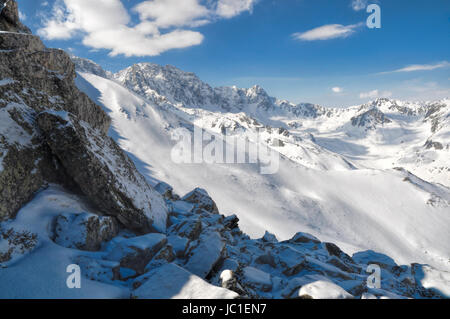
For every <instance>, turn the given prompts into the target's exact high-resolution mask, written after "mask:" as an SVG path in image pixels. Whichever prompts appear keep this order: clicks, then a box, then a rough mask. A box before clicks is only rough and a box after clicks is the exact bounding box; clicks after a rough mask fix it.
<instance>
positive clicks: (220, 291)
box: [132, 263, 239, 299]
mask: <svg viewBox="0 0 450 319" xmlns="http://www.w3.org/2000/svg"><path fill="white" fill-rule="evenodd" d="M144 277H145V278H138V280H139V284H137V285H136V286H138V288H137V289H136V290H135V291H133V293H132V298H139V299H236V298H238V297H239V295H238V294H237V293H235V292H233V291H230V290H228V289H225V288H221V287H216V286H213V285H211V284H209V283H207V282H206V281H204V280H203V279H202V278H200V277H198V276H196V275H194V274H192V273H190V272H188V271H186V270H185V269H183V268H181V267H180V266H177V265H175V264H172V263H171V264H167V265H164V266H162V267H160V268H157V269H155V270H154V271H152V272H151V273H149V274H146V275H145V276H144Z"/></svg>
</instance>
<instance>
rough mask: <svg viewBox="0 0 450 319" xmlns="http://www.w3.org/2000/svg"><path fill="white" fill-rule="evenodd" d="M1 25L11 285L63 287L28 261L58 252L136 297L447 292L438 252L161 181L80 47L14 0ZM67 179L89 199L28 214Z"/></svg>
mask: <svg viewBox="0 0 450 319" xmlns="http://www.w3.org/2000/svg"><path fill="white" fill-rule="evenodd" d="M0 30H1V31H0V32H1V33H0V124H1V125H0V297H5V296H7V297H11V296H12V297H15V298H21V297H24V296H27V297H29V295H25V294H24V292H23V290H19V289H17V291H16V290H15V288H16V285H17V287H19V286H20V285H28V286H29V288H30V289H29V291H28V292H27V293H35V294H34V296H33V297H37V298H39V297H46V296H48V295H42V294H44V293H49V291H50V292H54V291H51V290H52V289H51V286H49V287H50V288H49V289H48V291H47V290H45V289H44V288H42V285H41V288H40V290H36V289H35V286H36V285H37V284H38V282H39V280H41V279H40V278H39V273H38V274H37V277H31V273H30V272H31V270H30V269H32V268H36V269H44V268H45V269H47V271H48V268H49V267H50V268H51V265H50V263H55V264H57V263H58V258H61V259H64V258H65V259H67V260H68V261H70V263H73V264H76V265H78V266H79V267H80V268H81V274H82V276H83V280H86V281H88V282H99V283H101V284H102V286H101V287H103V288H102V289H104V290H103V291H104V292H105V293H106V291H107V290H108V289H112V288H111V287H119V288H120V289H121V291H126V293H125V294H122V295H121V297H130V298H378V297H387V298H441V297H444V296H443V295H442V294H441V293H440V292H439V291H438V290H436V289H428V288H426V287H424V284H423V278H424V277H426V276H427V275H430V274H431V275H434V274H436V273H437V271H435V270H433V269H432V268H431V267H429V266H426V265H419V264H412V265H405V266H399V265H397V264H396V263H395V262H394V261H393V260H392V259H391V258H389V257H387V256H384V255H381V254H377V253H375V252H372V251H366V252H360V253H356V254H354V255H353V256H349V255H347V254H346V253H344V252H343V251H341V250H340V249H339V248H338V247H337V246H336V245H334V244H332V243H323V242H321V241H320V240H319V239H317V238H315V237H313V236H311V235H308V234H305V233H297V234H296V235H295V236H294V237H293V238H292V239H290V240H288V241H282V242H279V241H277V239H276V238H275V236H273V235H271V234H269V233H266V235H265V236H264V237H263V238H261V239H251V238H249V237H248V236H247V235H245V234H244V233H243V232H242V231H241V230H240V229H239V225H238V221H239V219H238V217H237V216H234V215H233V216H228V217H225V216H223V215H221V214H220V213H219V210H218V208H217V206H216V204H215V202H214V200H213V199H212V198H211V197H210V196H209V195H208V193H207V192H206V191H205V190H203V189H200V188H198V189H195V190H194V191H192V192H190V193H189V194H187V195H185V196H184V197H181V198H180V196H178V195H176V194H173V190H172V188H171V187H170V186H169V185H167V184H165V183H160V184H158V185H156V187H152V186H150V185H149V184H148V183H147V181H146V179H145V178H144V177H143V176H142V175H141V174H140V173H139V172H138V170H137V169H136V167H135V165H134V164H133V162H132V161H131V160H130V159H129V158H128V156H127V155H126V154H125V153H124V152H123V151H122V150H121V149H120V147H119V146H117V144H116V143H115V142H114V141H113V140H112V139H111V138H109V137H108V136H107V132H108V129H109V125H110V119H109V117H108V116H107V115H106V114H105V113H104V112H103V110H102V109H101V108H100V107H99V106H97V105H96V104H95V103H94V102H92V101H91V100H90V99H89V98H88V97H87V96H86V95H85V94H83V93H81V92H80V91H79V90H78V89H77V88H76V86H75V85H74V78H75V76H76V74H75V70H74V65H73V63H72V62H71V60H70V57H69V56H68V55H67V54H66V53H65V52H63V51H61V50H55V49H47V48H46V47H45V46H44V45H43V44H42V42H41V41H40V39H39V38H38V37H36V36H34V35H32V34H31V33H30V31H29V30H28V29H27V28H26V27H25V26H23V25H22V24H21V23H20V22H19V19H18V9H17V3H16V2H15V1H9V2H8V4H7V6H6V7H5V8H4V9H3V10H2V12H1V15H0ZM55 185H59V186H58V187H61V188H62V189H64V190H65V192H67V193H68V194H71V195H70V196H73V198H75V199H76V201H77V202H80V203H83V205H80V207H79V208H71V209H68V208H67V207H69V206H67V205H66V206H64V205H61V206H60V207H59V209H60V210H61V213H52V214H50V213H48V214H47V215H45V214H43V215H38V214H36V215H34V216H33V214H31V216H30V214H29V212H30V211H33V209H37V208H36V207H37V206H39V204H40V203H41V202H40V201H39V198H40V195H42V194H43V193H45V192H46V189H48V188H49V187H50V188H52V187H55ZM56 200H57V198H56V199H55V198H50V199H49V200H48V202H49V203H50V202H51V201H56ZM49 207H50V206H49ZM64 207H65V208H64ZM70 207H71V206H70ZM45 209H46V207H43V208H42V207H41V208H40V211H41V212H45ZM48 209H49V210H50V208H48ZM25 215H26V217H27V218H25ZM39 227H40V228H39ZM38 228H39V231H37V230H36V229H38ZM50 243H51V244H50ZM52 251H57V252H58V254H56V253H55V254H52ZM49 256H51V258H54V259H51V258H50V259H51V260H46V259H48V258H49ZM65 259H64V260H65ZM24 264H25V265H31V266H34V267H31V268H28V270H29V271H28V272H26V271H24V269H26V268H21V267H23V265H24ZM369 264H377V265H379V266H380V267H381V277H380V278H381V287H380V288H370V287H369V286H368V285H367V278H368V276H369V275H370V273H367V272H366V269H367V265H369ZM15 269H20V271H15ZM55 276H56V275H55ZM438 276H442V273H438ZM11 282H16V283H15V284H12V285H11V284H10V283H11ZM47 284H48V285H50V284H51V283H50V281H49V282H48V283H47ZM44 285H45V283H44ZM60 285H61V286H64V282H62V283H61V284H60ZM7 287H8V288H7ZM108 287H110V288H108ZM61 289H62V288H61ZM64 289H67V288H66V287H64ZM101 292H102V290H100V292H99V293H100V294H101ZM79 297H83V296H79Z"/></svg>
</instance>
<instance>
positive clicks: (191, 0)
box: [38, 0, 255, 56]
mask: <svg viewBox="0 0 450 319" xmlns="http://www.w3.org/2000/svg"><path fill="white" fill-rule="evenodd" d="M201 3H202V1H201V0H183V1H179V0H148V1H141V2H140V3H139V4H137V5H136V6H135V7H134V8H132V11H133V12H135V13H137V14H138V16H139V21H138V23H134V22H135V21H132V18H131V16H130V14H129V12H128V10H127V9H126V8H125V7H124V6H123V4H122V2H121V1H120V0H96V1H92V0H57V1H56V3H55V4H54V6H53V10H52V13H51V16H50V17H49V18H46V19H44V21H43V27H42V28H40V29H39V30H38V34H39V35H40V36H42V37H44V38H46V39H48V40H57V39H62V40H68V39H71V38H73V37H75V36H81V37H82V39H83V40H82V42H83V44H84V45H86V46H89V47H91V48H93V49H108V50H110V51H111V52H110V54H111V55H118V54H123V55H125V56H155V55H159V54H161V53H163V52H165V51H168V50H171V49H181V48H186V47H190V46H195V45H199V44H201V43H202V42H203V38H204V37H203V35H202V34H201V33H200V32H198V31H193V30H189V28H192V27H198V26H201V25H204V24H207V23H211V22H213V21H214V20H216V19H220V18H222V19H223V18H231V17H234V16H236V15H238V14H240V13H242V12H244V11H250V10H252V7H253V4H254V3H255V0H208V1H207V2H206V3H207V5H202V4H201Z"/></svg>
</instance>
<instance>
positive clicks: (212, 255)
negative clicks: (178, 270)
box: [184, 231, 225, 278]
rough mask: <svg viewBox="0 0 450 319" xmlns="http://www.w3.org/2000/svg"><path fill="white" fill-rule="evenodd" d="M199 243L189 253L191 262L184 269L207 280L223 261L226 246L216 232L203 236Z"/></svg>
mask: <svg viewBox="0 0 450 319" xmlns="http://www.w3.org/2000/svg"><path fill="white" fill-rule="evenodd" d="M199 241H200V243H199V244H198V246H197V247H195V248H194V249H193V250H192V251H191V252H190V253H189V260H188V262H187V263H186V264H185V265H184V268H186V269H187V270H189V271H190V272H192V273H193V274H195V275H197V276H199V277H202V278H206V277H208V275H209V274H210V273H211V271H212V270H213V269H214V268H215V267H216V266H217V265H218V264H219V263H220V261H222V260H223V257H224V250H225V244H224V242H223V241H222V238H221V237H220V235H219V234H218V233H217V232H215V231H213V232H206V233H204V234H202V235H201V237H200V239H199Z"/></svg>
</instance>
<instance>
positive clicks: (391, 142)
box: [80, 63, 450, 187]
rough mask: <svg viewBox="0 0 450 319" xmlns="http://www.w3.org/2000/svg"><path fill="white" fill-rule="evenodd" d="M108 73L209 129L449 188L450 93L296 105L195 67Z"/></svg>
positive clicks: (312, 160)
mask: <svg viewBox="0 0 450 319" xmlns="http://www.w3.org/2000/svg"><path fill="white" fill-rule="evenodd" d="M80 70H83V69H80ZM83 71H85V70H83ZM90 73H92V72H90ZM112 78H113V79H114V80H115V81H117V82H119V83H120V84H122V85H123V86H125V87H127V88H128V89H130V90H132V91H134V92H135V93H137V94H139V95H140V96H142V97H145V98H146V99H147V100H150V101H152V102H155V103H156V104H158V105H161V103H163V104H164V103H170V104H172V105H173V106H175V107H177V108H179V109H180V110H182V111H183V112H185V113H189V114H191V115H192V116H194V117H195V118H196V119H197V124H198V125H200V126H202V127H205V128H208V129H212V130H215V131H217V130H218V129H220V130H222V131H224V130H225V129H229V128H231V129H233V130H236V129H237V128H239V129H240V128H243V127H245V129H255V128H264V129H265V130H266V131H267V132H268V133H267V134H266V135H267V140H268V143H269V145H271V144H273V145H277V151H279V152H280V153H281V154H283V155H285V156H287V157H289V158H290V159H292V160H294V161H296V162H298V163H300V164H303V165H305V166H308V167H311V168H319V169H330V168H332V169H338V168H339V169H349V168H353V167H355V166H357V167H366V168H378V169H390V168H395V167H403V168H405V169H407V170H410V171H411V172H413V173H414V174H416V175H418V176H419V177H421V178H423V179H425V180H427V181H430V182H438V183H441V184H443V185H445V186H447V187H450V165H449V161H448V159H449V158H450V146H449V145H450V144H449V143H450V142H449V141H450V138H449V135H448V129H449V125H448V121H449V112H450V100H449V99H446V100H441V101H433V102H415V103H413V102H405V101H398V100H390V99H383V98H380V99H377V100H375V101H372V102H370V103H367V104H363V105H361V106H354V107H350V108H325V107H321V106H319V105H314V104H309V103H301V104H297V105H294V104H292V103H290V102H288V101H285V100H278V99H276V98H272V97H270V96H269V95H268V94H267V93H266V92H265V91H264V89H262V88H261V87H259V86H254V87H252V88H250V89H239V88H236V87H220V88H212V87H210V86H209V85H208V84H206V83H204V82H202V81H201V80H200V79H199V78H198V77H197V76H195V75H194V74H193V73H187V72H183V71H181V70H179V69H177V68H175V67H173V66H165V67H162V66H158V65H155V64H149V63H142V64H137V65H134V66H131V67H129V68H126V69H125V70H122V71H120V72H118V73H116V74H114V75H112ZM199 122H203V123H199ZM279 132H281V134H278V133H279ZM278 141H282V143H278ZM310 141H312V142H310Z"/></svg>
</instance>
